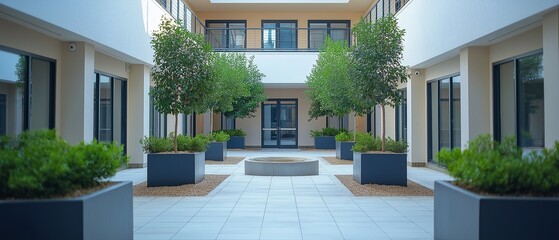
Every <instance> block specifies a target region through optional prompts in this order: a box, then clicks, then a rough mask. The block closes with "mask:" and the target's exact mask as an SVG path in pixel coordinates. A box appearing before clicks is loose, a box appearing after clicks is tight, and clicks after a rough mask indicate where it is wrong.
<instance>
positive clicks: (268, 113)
mask: <svg viewBox="0 0 559 240" xmlns="http://www.w3.org/2000/svg"><path fill="white" fill-rule="evenodd" d="M262 146H263V147H296V146H297V102H296V101H289V100H273V101H266V102H264V103H263V105H262Z"/></svg>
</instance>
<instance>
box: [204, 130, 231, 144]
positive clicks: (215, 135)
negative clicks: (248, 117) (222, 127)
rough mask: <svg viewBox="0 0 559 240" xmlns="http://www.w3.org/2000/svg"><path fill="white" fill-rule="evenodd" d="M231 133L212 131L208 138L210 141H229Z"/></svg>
mask: <svg viewBox="0 0 559 240" xmlns="http://www.w3.org/2000/svg"><path fill="white" fill-rule="evenodd" d="M229 138H230V137H229V134H227V133H226V132H222V131H217V132H212V133H210V134H208V140H209V141H210V142H227V141H229Z"/></svg>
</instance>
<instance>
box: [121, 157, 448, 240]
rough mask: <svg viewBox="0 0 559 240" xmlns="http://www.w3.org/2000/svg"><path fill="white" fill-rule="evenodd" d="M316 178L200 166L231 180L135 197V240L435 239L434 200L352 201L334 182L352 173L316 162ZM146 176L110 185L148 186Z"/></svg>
mask: <svg viewBox="0 0 559 240" xmlns="http://www.w3.org/2000/svg"><path fill="white" fill-rule="evenodd" d="M228 156H247V157H252V156H297V157H310V158H316V157H321V156H329V157H333V156H335V152H334V151H324V150H322V151H319V150H313V151H301V150H275V149H271V150H255V151H237V150H233V151H229V152H228ZM319 167H320V175H317V176H303V177H262V176H247V175H244V161H242V162H240V163H239V164H237V165H206V174H230V175H231V176H230V177H229V178H227V179H226V180H225V181H224V182H223V183H222V184H220V185H219V186H218V187H217V188H216V189H214V190H213V191H212V192H211V193H210V194H208V196H205V197H134V239H136V240H142V239H199V240H203V239H244V240H250V239H282V240H283V239H286V240H290V239H304V240H307V239H308V240H312V239H317V240H318V239H320V240H327V239H346V240H350V239H433V197H354V196H353V195H352V194H351V192H350V191H349V190H348V189H347V188H346V187H345V186H344V185H343V184H342V183H340V181H338V179H337V178H336V177H335V176H334V175H336V174H352V165H330V164H329V163H328V162H326V161H324V160H321V161H320V163H319ZM146 170H147V169H146V168H142V169H127V170H123V171H120V172H118V173H117V175H116V176H115V177H113V179H112V180H115V181H120V180H130V181H133V182H134V184H138V183H141V182H143V181H145V180H146ZM408 178H409V179H410V180H412V181H415V182H417V183H419V184H421V185H423V186H426V187H428V188H431V189H433V186H434V180H445V179H446V180H448V179H451V178H450V177H449V176H448V175H446V174H443V173H440V172H437V171H434V170H431V169H428V168H410V167H408Z"/></svg>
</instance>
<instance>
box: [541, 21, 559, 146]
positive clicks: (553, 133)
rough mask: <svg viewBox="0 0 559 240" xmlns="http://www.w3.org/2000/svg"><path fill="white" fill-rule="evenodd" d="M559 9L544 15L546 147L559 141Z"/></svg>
mask: <svg viewBox="0 0 559 240" xmlns="http://www.w3.org/2000/svg"><path fill="white" fill-rule="evenodd" d="M558 66H559V11H558V10H555V11H553V12H551V13H548V14H546V15H545V16H544V17H543V69H544V71H543V75H544V80H543V81H544V86H545V87H544V94H543V95H544V115H545V117H544V119H545V120H544V125H545V147H548V148H549V147H553V145H554V144H555V141H559V125H557V123H559V110H558V108H557V105H556V104H557V103H559V94H557V90H558V89H559V67H558Z"/></svg>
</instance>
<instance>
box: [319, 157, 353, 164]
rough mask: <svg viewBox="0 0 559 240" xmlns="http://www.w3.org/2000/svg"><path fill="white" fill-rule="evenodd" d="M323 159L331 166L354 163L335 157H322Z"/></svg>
mask: <svg viewBox="0 0 559 240" xmlns="http://www.w3.org/2000/svg"><path fill="white" fill-rule="evenodd" d="M321 158H322V159H324V160H326V161H327V162H328V163H330V164H331V165H351V164H353V161H351V160H341V159H337V158H335V157H321Z"/></svg>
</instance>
